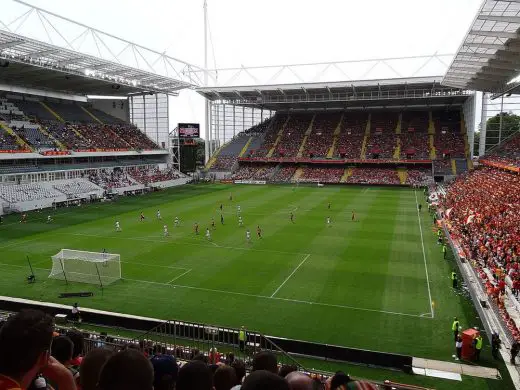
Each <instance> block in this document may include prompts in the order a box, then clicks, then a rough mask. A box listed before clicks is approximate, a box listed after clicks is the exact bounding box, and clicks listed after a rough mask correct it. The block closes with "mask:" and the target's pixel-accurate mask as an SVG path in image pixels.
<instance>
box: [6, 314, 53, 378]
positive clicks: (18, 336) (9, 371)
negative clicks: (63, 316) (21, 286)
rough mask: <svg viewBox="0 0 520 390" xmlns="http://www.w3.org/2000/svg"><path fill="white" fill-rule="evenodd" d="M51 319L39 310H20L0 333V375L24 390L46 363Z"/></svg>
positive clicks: (51, 325) (48, 351) (48, 352)
mask: <svg viewBox="0 0 520 390" xmlns="http://www.w3.org/2000/svg"><path fill="white" fill-rule="evenodd" d="M53 326H54V323H53V319H52V317H50V316H48V315H46V314H45V313H43V312H41V311H39V310H22V311H20V312H19V313H18V314H15V315H14V316H11V317H10V318H9V319H8V320H7V321H6V322H5V323H4V326H3V327H2V329H1V330H0V374H2V375H5V376H8V377H10V378H12V379H14V380H16V381H18V382H19V383H20V384H21V385H22V387H27V386H28V385H29V384H30V382H31V381H32V380H33V378H34V377H35V376H36V374H37V373H38V372H40V371H41V369H42V368H43V367H45V366H46V365H47V361H48V360H49V355H50V349H51V341H52V332H53Z"/></svg>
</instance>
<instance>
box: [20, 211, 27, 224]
mask: <svg viewBox="0 0 520 390" xmlns="http://www.w3.org/2000/svg"><path fill="white" fill-rule="evenodd" d="M20 222H21V223H26V222H27V214H25V213H23V214H22V219H21V220H20Z"/></svg>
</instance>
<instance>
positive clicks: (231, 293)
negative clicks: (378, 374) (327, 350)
mask: <svg viewBox="0 0 520 390" xmlns="http://www.w3.org/2000/svg"><path fill="white" fill-rule="evenodd" d="M0 266H5V267H15V268H27V269H28V266H24V265H17V264H5V263H0ZM33 268H34V269H37V270H42V271H50V270H51V269H50V268H38V267H33ZM189 271H191V270H189ZM186 273H187V272H185V273H184V274H181V275H179V276H178V277H177V279H178V278H180V277H181V276H184V275H185V274H186ZM123 280H129V281H131V282H137V283H145V284H153V285H158V286H165V287H178V288H184V289H189V290H197V291H206V292H211V293H218V294H229V295H238V296H243V297H250V298H260V299H272V300H277V301H284V302H292V303H301V304H307V305H316V306H324V307H334V308H338V309H347V310H357V311H367V312H372V313H383V314H390V315H397V316H404V317H416V318H426V319H431V318H432V317H430V316H429V313H426V314H428V316H426V315H425V314H421V315H417V314H409V313H400V312H396V311H387V310H377V309H367V308H363V307H356V306H347V305H336V304H331V303H321V302H310V301H305V300H300V299H289V298H279V297H270V296H268V295H257V294H248V293H241V292H235V291H229V290H216V289H211V288H203V287H194V286H185V285H181V284H172V281H169V282H168V283H163V282H153V281H150V280H142V279H130V278H123ZM174 280H175V279H174ZM44 283H45V282H44Z"/></svg>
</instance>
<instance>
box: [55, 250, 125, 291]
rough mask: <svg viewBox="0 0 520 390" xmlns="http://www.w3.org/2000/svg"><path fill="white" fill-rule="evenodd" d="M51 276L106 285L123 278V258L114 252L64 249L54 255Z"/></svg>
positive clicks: (67, 280) (69, 280)
mask: <svg viewBox="0 0 520 390" xmlns="http://www.w3.org/2000/svg"><path fill="white" fill-rule="evenodd" d="M49 278H51V279H59V280H64V281H66V282H80V283H90V284H98V285H101V286H105V285H107V284H110V283H113V282H115V281H116V280H119V279H121V258H120V256H119V255H117V254H114V253H103V252H87V251H77V250H73V249H62V250H61V251H59V252H58V253H57V254H55V255H54V256H52V270H51V273H50V275H49Z"/></svg>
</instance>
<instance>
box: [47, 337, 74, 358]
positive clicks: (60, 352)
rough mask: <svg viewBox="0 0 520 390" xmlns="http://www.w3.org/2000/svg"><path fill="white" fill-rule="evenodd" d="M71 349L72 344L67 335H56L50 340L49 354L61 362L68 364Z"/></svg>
mask: <svg viewBox="0 0 520 390" xmlns="http://www.w3.org/2000/svg"><path fill="white" fill-rule="evenodd" d="M73 351H74V344H73V343H72V340H71V339H69V338H68V337H67V336H57V337H55V338H54V339H53V340H52V346H51V355H52V357H53V358H55V359H56V360H57V361H59V362H60V363H61V364H63V365H67V364H69V362H70V360H71V359H72V352H73Z"/></svg>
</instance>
